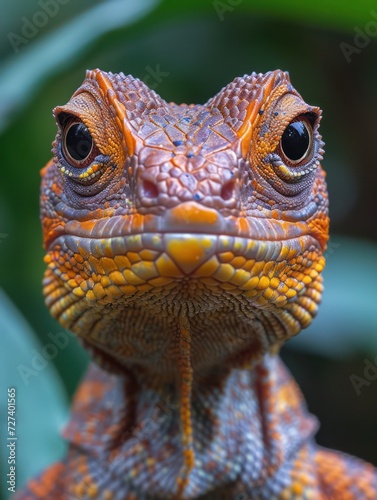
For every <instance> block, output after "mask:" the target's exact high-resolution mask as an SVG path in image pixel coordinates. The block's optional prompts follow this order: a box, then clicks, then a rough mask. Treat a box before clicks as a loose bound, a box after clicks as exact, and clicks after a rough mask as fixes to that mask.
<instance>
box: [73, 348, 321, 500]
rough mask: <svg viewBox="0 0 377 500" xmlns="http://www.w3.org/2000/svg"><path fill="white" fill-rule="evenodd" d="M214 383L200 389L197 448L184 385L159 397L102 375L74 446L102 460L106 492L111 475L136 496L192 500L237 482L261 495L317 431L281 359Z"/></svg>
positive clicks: (87, 399) (131, 381) (129, 379)
mask: <svg viewBox="0 0 377 500" xmlns="http://www.w3.org/2000/svg"><path fill="white" fill-rule="evenodd" d="M205 382H206V383H195V382H194V384H193V385H192V398H190V400H191V404H190V408H189V412H190V414H189V415H188V417H189V420H190V422H192V426H191V438H190V439H189V440H187V432H185V430H184V429H183V425H184V419H183V418H182V411H183V410H184V411H186V410H185V408H184V407H182V394H181V393H180V391H179V390H178V388H177V386H176V385H175V384H170V383H166V384H163V385H160V386H159V390H157V389H156V388H153V387H150V386H148V385H147V384H145V383H144V382H143V381H142V380H140V379H136V378H134V377H133V375H131V374H124V373H123V374H122V375H115V374H113V375H111V374H109V373H107V372H105V371H103V370H102V369H100V368H98V367H94V365H93V366H92V368H91V370H90V373H89V375H88V378H87V382H86V383H84V384H83V386H82V387H81V388H80V390H79V393H78V395H77V397H76V400H75V404H74V408H73V418H72V421H71V423H70V424H69V426H68V428H67V430H66V433H65V437H66V438H67V439H68V440H69V441H71V442H73V443H74V444H75V445H77V446H79V447H80V448H84V449H86V451H87V452H88V455H91V456H94V457H95V458H94V459H93V460H94V465H95V466H94V469H93V470H95V471H96V475H97V476H98V477H94V478H93V477H92V479H93V480H94V481H96V483H97V484H99V485H101V481H102V479H104V478H105V477H108V473H109V472H110V473H111V475H112V477H114V478H119V480H120V478H122V484H124V485H125V484H127V488H128V490H127V492H125V493H127V494H131V493H134V494H137V495H140V498H144V496H142V495H144V494H145V495H146V494H147V493H148V494H149V495H152V496H151V498H183V499H186V498H196V497H198V496H200V495H205V494H206V493H207V492H211V494H214V491H215V490H214V489H215V488H219V487H220V488H228V487H229V488H232V486H230V485H233V484H235V483H236V482H237V485H238V486H237V492H238V491H239V492H240V493H241V492H242V493H244V492H247V491H248V490H249V489H250V491H251V489H252V488H255V487H257V486H258V485H261V484H263V483H265V482H267V481H268V480H269V478H271V477H272V476H273V474H274V472H275V471H276V470H277V469H278V468H279V467H280V466H281V464H283V463H284V462H286V461H287V460H289V459H290V457H291V456H293V455H294V453H295V451H296V450H297V449H298V448H299V447H300V446H302V443H303V442H305V441H307V440H308V437H309V436H310V435H312V434H313V433H314V432H315V430H316V423H315V421H314V420H313V419H312V417H309V416H308V415H307V412H306V409H305V408H304V405H303V401H302V398H301V394H300V393H299V390H298V389H297V387H296V385H295V384H294V382H293V381H292V379H291V377H290V375H289V374H288V373H287V371H286V370H285V368H284V367H283V366H282V364H281V362H280V360H279V358H278V357H276V356H271V355H266V356H265V357H264V358H263V359H262V360H261V362H260V363H258V364H257V365H256V366H255V367H254V369H251V370H242V369H229V370H224V371H223V372H222V377H220V376H217V377H215V378H211V377H208V378H207V379H206V381H205ZM183 406H184V405H183ZM271 415H273V416H274V419H273V421H272V422H271ZM89 428H90V432H87V430H88V429H89ZM83 430H84V432H83ZM188 450H192V456H191V457H189V459H190V460H192V463H190V467H189V466H188V465H189V461H188V460H187V454H188ZM151 471H153V474H151ZM148 477H149V478H153V480H152V479H151V480H150V481H148V480H147V479H146V478H148ZM250 478H252V481H250ZM152 483H153V484H152ZM124 487H126V486H124ZM221 491H224V490H223V489H222V490H221ZM229 491H232V493H234V492H235V491H234V490H229ZM138 498H139V496H138ZM148 498H150V497H149V496H148ZM211 498H213V497H211Z"/></svg>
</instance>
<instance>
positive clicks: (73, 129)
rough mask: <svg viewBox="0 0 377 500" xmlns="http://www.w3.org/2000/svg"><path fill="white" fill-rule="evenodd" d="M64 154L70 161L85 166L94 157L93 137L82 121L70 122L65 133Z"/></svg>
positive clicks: (76, 165) (75, 164) (77, 165)
mask: <svg viewBox="0 0 377 500" xmlns="http://www.w3.org/2000/svg"><path fill="white" fill-rule="evenodd" d="M62 149H63V154H64V157H65V159H66V160H67V161H68V163H70V164H72V165H74V166H75V167H78V168H84V167H86V166H87V164H88V160H91V159H92V158H91V157H92V156H93V155H92V152H93V138H92V136H91V135H90V132H89V130H88V128H87V127H86V125H84V123H82V122H73V123H72V122H70V123H68V124H67V126H66V127H65V130H64V133H63V148H62Z"/></svg>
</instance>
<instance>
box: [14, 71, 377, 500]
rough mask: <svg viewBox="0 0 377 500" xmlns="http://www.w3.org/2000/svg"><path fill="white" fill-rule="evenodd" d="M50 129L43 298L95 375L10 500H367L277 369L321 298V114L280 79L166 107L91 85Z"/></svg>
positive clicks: (248, 79)
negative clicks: (57, 451)
mask: <svg viewBox="0 0 377 500" xmlns="http://www.w3.org/2000/svg"><path fill="white" fill-rule="evenodd" d="M54 113H55V116H56V120H57V124H58V128H59V130H58V134H57V137H56V140H55V142H54V159H53V161H52V162H50V163H49V164H48V165H47V166H46V167H45V169H44V170H43V171H42V176H43V180H42V188H41V217H42V224H43V232H44V242H45V248H46V258H45V261H46V264H47V270H46V273H45V278H44V294H45V297H46V303H47V305H48V307H49V308H50V310H51V312H52V314H53V316H54V317H55V318H57V319H58V321H59V322H60V323H61V324H62V325H63V326H64V327H65V328H68V329H70V330H71V331H73V332H74V333H75V334H77V336H78V337H79V338H80V339H81V341H82V343H83V345H84V346H85V347H86V348H87V349H88V350H89V351H90V352H91V354H92V356H93V359H94V361H95V362H96V365H95V364H93V365H92V366H91V368H90V370H89V372H88V374H87V376H86V378H85V379H84V381H83V383H82V385H81V386H80V388H79V390H78V392H77V395H76V397H75V401H74V404H73V410H72V418H71V421H70V423H69V425H68V427H67V428H66V430H65V434H64V435H65V438H66V439H67V440H68V442H69V445H70V446H69V452H68V455H67V457H66V458H65V459H63V461H62V462H59V463H57V464H56V465H54V466H52V467H51V468H50V469H48V470H47V471H46V472H44V473H42V474H41V476H40V477H38V478H37V479H34V480H31V481H30V482H29V483H28V485H27V487H26V488H25V490H23V491H21V492H19V493H18V495H16V498H17V499H18V500H28V499H33V500H34V499H37V498H54V499H55V498H56V499H62V500H63V499H71V498H72V499H74V498H75V499H76V498H78V499H89V498H100V499H105V500H125V499H127V500H133V499H145V500H149V499H150V500H152V499H158V498H161V499H168V498H174V499H191V498H198V499H199V498H200V499H214V500H216V499H224V500H228V499H229V500H231V499H234V500H246V499H259V498H260V499H273V498H276V499H282V500H284V499H297V500H298V499H309V498H313V499H314V498H319V499H321V498H334V499H347V498H349V499H359V498H365V499H372V498H377V475H376V471H375V469H374V468H373V466H371V465H369V464H366V463H364V462H362V461H360V460H358V459H355V458H352V457H348V456H346V455H343V454H340V453H337V452H332V451H328V450H325V449H321V448H319V447H318V446H317V445H316V444H315V442H314V438H313V436H314V433H315V432H316V429H317V423H316V420H315V418H314V417H312V416H311V415H310V414H309V413H308V412H307V410H306V406H305V403H304V401H303V398H302V396H301V394H300V391H299V389H298V388H297V386H296V385H295V383H294V381H293V380H292V377H291V376H290V375H289V373H288V372H287V370H286V369H285V368H284V366H283V365H282V363H281V361H280V359H279V357H278V355H277V353H278V350H279V348H280V347H281V345H282V344H283V343H284V342H285V341H286V340H287V339H288V338H290V337H291V336H293V335H296V334H297V333H298V332H299V331H300V330H301V329H302V328H305V327H306V326H308V325H309V324H310V322H311V320H312V318H313V317H314V316H315V314H316V311H317V307H318V304H319V302H320V298H321V293H322V277H321V272H322V270H323V267H324V256H323V253H324V250H325V248H326V242H327V239H328V222H329V221H328V212H327V205H328V203H327V191H326V184H325V174H324V171H323V170H322V167H321V165H320V160H321V158H322V156H321V155H322V153H323V149H322V147H323V143H322V141H321V137H320V135H319V131H318V127H319V121H320V115H321V112H320V110H319V108H317V107H314V106H310V105H308V104H306V103H305V101H304V100H303V99H302V97H301V96H300V95H299V94H298V93H297V91H296V90H295V89H294V88H293V87H292V85H291V83H290V80H289V76H288V74H287V73H284V72H282V71H274V72H270V73H267V74H265V75H262V74H255V73H253V74H252V75H249V76H244V77H243V78H236V79H235V80H234V81H233V82H232V83H230V84H229V85H228V86H226V87H225V88H224V89H222V90H221V91H220V92H219V93H218V94H217V95H216V96H215V97H214V98H212V99H210V100H209V101H208V102H207V103H206V104H205V105H203V106H200V105H189V106H187V105H180V106H178V105H176V104H168V103H166V102H165V101H164V100H163V99H162V98H161V97H160V96H158V95H157V94H156V93H155V92H154V91H152V90H150V89H149V88H148V87H147V86H146V85H145V84H144V83H142V82H141V81H139V80H138V79H135V78H133V77H131V76H127V77H126V76H124V75H123V74H122V73H121V74H112V73H105V72H102V71H100V70H94V71H89V72H87V76H86V79H85V80H84V83H83V84H82V86H81V87H80V88H79V89H78V90H77V91H76V92H75V94H74V95H73V96H72V98H71V100H70V101H69V102H68V104H67V105H65V106H59V107H57V108H56V109H55V111H54Z"/></svg>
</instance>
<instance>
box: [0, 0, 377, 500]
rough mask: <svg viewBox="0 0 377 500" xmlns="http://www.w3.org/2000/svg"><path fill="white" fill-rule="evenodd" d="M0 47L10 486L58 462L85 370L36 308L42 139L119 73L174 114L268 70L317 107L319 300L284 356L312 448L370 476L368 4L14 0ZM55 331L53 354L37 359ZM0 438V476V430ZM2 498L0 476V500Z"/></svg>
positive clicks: (374, 434) (375, 234) (371, 35)
mask: <svg viewBox="0 0 377 500" xmlns="http://www.w3.org/2000/svg"><path fill="white" fill-rule="evenodd" d="M0 36H1V44H0V151H1V162H2V167H1V171H2V174H1V181H0V287H1V289H2V292H1V294H0V389H1V393H0V411H1V419H0V420H1V424H0V425H1V426H4V425H5V420H6V419H5V418H4V416H5V415H6V397H7V388H8V387H15V388H16V390H17V418H18V420H17V426H18V427H17V436H18V438H19V440H18V443H17V453H18V456H17V460H18V462H17V464H18V476H17V484H18V486H21V484H22V483H23V482H24V481H25V478H26V477H28V476H30V475H31V474H35V473H36V472H37V471H38V470H40V469H41V468H42V467H44V466H45V465H46V464H48V463H51V461H52V460H55V459H56V458H57V457H59V456H60V455H61V453H63V451H64V444H62V443H61V441H60V439H59V436H58V432H59V430H60V429H61V427H62V425H63V424H64V422H65V420H66V418H67V411H68V410H67V409H68V408H69V400H70V398H71V396H72V394H73V391H74V389H75V387H77V384H78V382H79V379H80V377H81V376H82V375H83V373H84V371H85V367H86V364H87V356H86V355H85V353H84V352H83V351H82V349H81V348H80V347H79V346H78V344H77V343H76V341H75V339H73V338H71V336H69V335H68V334H67V333H65V332H62V329H61V328H60V326H59V325H58V324H57V323H56V322H54V320H53V319H52V318H51V317H50V315H49V313H48V311H47V309H46V308H45V306H44V303H43V298H42V293H41V279H42V275H43V271H44V264H43V261H42V258H43V249H42V241H41V231H40V224H39V214H38V212H39V208H38V204H39V200H38V196H39V183H40V178H39V170H40V168H41V167H42V166H43V165H44V164H45V163H46V162H47V161H48V160H49V158H50V156H51V154H50V150H51V142H52V140H53V139H54V136H55V130H56V129H55V123H54V120H53V118H52V114H51V110H52V108H53V107H54V106H56V105H58V104H64V103H66V102H67V100H68V99H69V98H70V96H71V95H72V93H73V92H74V91H75V90H76V88H77V87H78V86H79V85H80V84H81V82H82V80H83V78H84V74H85V70H86V69H87V68H89V69H92V68H96V67H99V68H101V69H103V70H106V71H112V72H120V71H123V72H124V73H126V74H127V73H131V74H132V75H133V76H137V77H139V78H140V79H142V80H145V81H146V82H147V83H148V84H149V85H150V86H151V87H152V88H154V89H155V90H156V91H157V92H158V93H159V94H160V95H161V96H162V97H163V98H164V99H166V100H167V101H175V102H179V103H180V102H187V103H189V102H190V103H191V102H195V103H203V102H205V101H206V100H207V99H208V98H209V97H211V96H212V95H214V94H215V93H217V92H218V91H219V90H220V89H221V87H223V86H224V85H226V84H227V83H228V82H230V81H231V80H233V78H235V77H236V76H240V75H243V74H245V73H251V72H252V71H257V72H266V71H269V70H272V69H276V68H280V69H284V70H288V71H289V72H290V75H291V79H292V82H293V85H294V86H295V87H296V88H297V89H298V91H299V92H300V93H301V94H302V95H303V97H304V99H305V100H306V101H307V102H309V103H311V104H316V105H319V106H320V107H321V108H322V109H323V110H324V117H323V121H322V125H321V130H322V135H323V137H324V140H325V142H326V155H325V160H324V167H325V169H326V171H327V174H328V177H327V178H328V186H329V192H330V202H331V221H332V224H331V235H332V237H331V242H330V245H329V249H328V251H327V258H328V266H327V269H326V271H325V284H326V292H325V294H324V297H323V305H322V306H321V309H320V313H319V316H318V318H317V319H316V320H315V321H314V323H313V325H312V326H311V327H310V328H309V329H308V330H306V331H304V332H302V333H301V334H300V335H299V336H298V337H297V338H296V339H294V340H292V341H290V342H289V343H288V344H287V346H286V347H285V348H284V349H283V357H284V360H285V361H286V363H287V364H288V366H289V368H290V370H291V371H292V372H293V374H294V376H295V377H296V379H297V381H298V383H299V385H300V386H301V388H302V390H303V392H304V394H305V398H306V400H307V402H308V405H309V409H310V410H311V411H312V412H313V413H314V414H316V415H317V416H318V417H319V420H320V422H321V428H320V431H319V433H318V435H317V440H318V442H319V443H320V444H321V445H324V446H328V447H334V448H337V449H341V450H344V451H346V452H348V453H352V454H355V455H358V456H360V457H362V458H364V459H366V460H369V461H371V462H373V463H374V464H377V426H376V424H375V423H376V421H377V368H374V367H376V365H377V313H376V298H377V292H376V290H377V288H376V282H375V280H376V278H377V272H376V271H377V258H376V256H377V224H376V215H377V208H376V203H377V194H376V193H377V191H376V184H377V162H376V130H377V128H376V113H377V65H376V57H377V45H376V41H377V6H376V4H375V2H373V1H369V0H359V1H358V2H357V3H356V2H343V1H338V0H318V1H317V2H299V1H297V0H285V2H280V1H279V0H271V1H265V0H263V1H262V0H213V1H203V0H190V1H189V0H181V1H180V2H177V1H173V0H128V1H127V0H124V1H120V0H108V1H95V0H90V1H89V0H82V1H81V2H73V1H72V0H38V1H37V0H32V1H30V0H28V1H26V0H17V1H15V2H4V3H3V5H2V16H1V19H0ZM58 335H61V339H65V340H62V341H61V345H60V347H56V348H55V350H54V349H53V348H51V347H50V348H49V349H50V350H49V351H48V349H47V351H46V350H45V351H43V349H44V348H46V346H47V344H51V342H52V340H51V338H52V337H54V338H55V337H56V336H58ZM63 344H64V346H63ZM53 345H56V343H55V344H53ZM42 352H45V353H46V352H47V354H48V355H49V356H50V358H51V359H49V360H48V361H46V356H44V357H43V356H42V357H41V353H42ZM0 435H1V450H0V466H1V469H2V470H6V471H8V465H7V463H6V460H7V456H8V455H7V453H8V452H7V448H6V444H5V438H4V436H5V437H6V435H7V430H6V429H5V427H2V428H0ZM3 466H4V467H3ZM7 487H8V485H7V484H6V482H5V481H4V476H3V478H2V483H1V488H0V489H1V491H2V493H3V495H4V498H7V495H8V492H7Z"/></svg>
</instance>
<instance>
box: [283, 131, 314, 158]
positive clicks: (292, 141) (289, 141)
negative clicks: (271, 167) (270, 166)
mask: <svg viewBox="0 0 377 500" xmlns="http://www.w3.org/2000/svg"><path fill="white" fill-rule="evenodd" d="M309 142H310V137H309V132H308V129H307V128H306V126H305V125H304V123H303V122H293V123H291V124H289V125H288V127H287V128H286V129H285V130H284V133H283V136H282V138H281V147H282V150H283V153H284V154H285V156H286V157H287V158H288V159H289V160H292V161H297V160H299V159H300V158H302V157H303V156H304V155H305V153H306V152H307V150H308V147H309Z"/></svg>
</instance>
